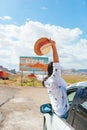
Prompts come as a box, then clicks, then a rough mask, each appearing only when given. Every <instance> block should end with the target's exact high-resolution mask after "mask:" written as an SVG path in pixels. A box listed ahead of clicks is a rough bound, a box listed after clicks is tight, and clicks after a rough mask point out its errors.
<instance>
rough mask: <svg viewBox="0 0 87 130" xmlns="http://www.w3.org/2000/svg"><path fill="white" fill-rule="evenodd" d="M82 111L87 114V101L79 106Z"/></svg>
mask: <svg viewBox="0 0 87 130" xmlns="http://www.w3.org/2000/svg"><path fill="white" fill-rule="evenodd" d="M79 107H80V109H81V110H82V111H84V112H86V113H87V101H85V102H83V103H82V104H80V105H79Z"/></svg>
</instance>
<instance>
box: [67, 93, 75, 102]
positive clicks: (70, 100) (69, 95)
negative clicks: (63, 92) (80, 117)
mask: <svg viewBox="0 0 87 130" xmlns="http://www.w3.org/2000/svg"><path fill="white" fill-rule="evenodd" d="M75 93H76V92H71V93H69V94H68V100H69V103H70V104H71V103H72V101H73V98H74V96H75Z"/></svg>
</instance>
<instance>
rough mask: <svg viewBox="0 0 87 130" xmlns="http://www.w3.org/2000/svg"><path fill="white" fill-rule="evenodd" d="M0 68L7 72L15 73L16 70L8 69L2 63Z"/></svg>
mask: <svg viewBox="0 0 87 130" xmlns="http://www.w3.org/2000/svg"><path fill="white" fill-rule="evenodd" d="M0 70H3V71H7V72H9V73H13V74H16V70H15V69H12V70H9V69H8V68H5V67H3V66H2V65H0Z"/></svg>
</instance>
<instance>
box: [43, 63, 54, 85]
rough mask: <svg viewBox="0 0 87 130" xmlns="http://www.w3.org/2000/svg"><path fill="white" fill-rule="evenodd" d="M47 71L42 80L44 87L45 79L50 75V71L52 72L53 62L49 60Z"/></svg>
mask: <svg viewBox="0 0 87 130" xmlns="http://www.w3.org/2000/svg"><path fill="white" fill-rule="evenodd" d="M47 72H48V75H47V77H45V78H44V80H43V81H42V85H43V86H44V87H45V85H44V81H46V80H47V79H48V78H49V77H50V76H51V75H52V73H53V62H50V63H49V64H48V68H47Z"/></svg>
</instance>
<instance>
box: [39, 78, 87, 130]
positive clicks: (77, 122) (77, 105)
mask: <svg viewBox="0 0 87 130" xmlns="http://www.w3.org/2000/svg"><path fill="white" fill-rule="evenodd" d="M67 95H68V100H69V104H70V109H69V115H68V118H67V119H64V118H60V117H58V116H57V115H56V114H55V113H54V112H53V109H52V106H51V104H50V103H47V104H43V105H41V106H40V111H41V113H43V114H44V121H43V130H87V81H83V82H78V83H75V84H72V85H70V86H68V88H67Z"/></svg>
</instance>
